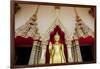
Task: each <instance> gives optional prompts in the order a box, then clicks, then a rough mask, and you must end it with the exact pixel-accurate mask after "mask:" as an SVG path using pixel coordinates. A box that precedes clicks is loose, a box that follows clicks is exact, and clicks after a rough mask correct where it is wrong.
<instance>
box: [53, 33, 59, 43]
mask: <svg viewBox="0 0 100 69" xmlns="http://www.w3.org/2000/svg"><path fill="white" fill-rule="evenodd" d="M54 40H55V41H56V42H58V41H59V40H60V35H59V34H58V32H57V33H56V34H55V35H54Z"/></svg>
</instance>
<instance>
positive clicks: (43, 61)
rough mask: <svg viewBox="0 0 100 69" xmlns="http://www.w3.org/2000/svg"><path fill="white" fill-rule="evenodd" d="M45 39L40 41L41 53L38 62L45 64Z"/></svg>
mask: <svg viewBox="0 0 100 69" xmlns="http://www.w3.org/2000/svg"><path fill="white" fill-rule="evenodd" d="M47 44H48V43H47V41H42V45H41V46H42V54H41V59H40V62H39V63H40V64H45V59H46V58H45V56H46V55H45V54H46V46H47Z"/></svg>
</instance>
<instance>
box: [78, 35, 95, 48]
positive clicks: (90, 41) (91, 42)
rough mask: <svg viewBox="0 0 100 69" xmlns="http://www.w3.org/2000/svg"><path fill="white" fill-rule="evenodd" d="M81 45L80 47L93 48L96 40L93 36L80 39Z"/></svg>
mask: <svg viewBox="0 0 100 69" xmlns="http://www.w3.org/2000/svg"><path fill="white" fill-rule="evenodd" d="M79 44H80V46H81V45H85V44H88V45H91V46H93V45H94V38H93V37H92V36H88V37H85V38H84V37H80V38H79Z"/></svg>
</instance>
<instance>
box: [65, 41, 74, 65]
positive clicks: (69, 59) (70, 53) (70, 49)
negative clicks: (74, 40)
mask: <svg viewBox="0 0 100 69" xmlns="http://www.w3.org/2000/svg"><path fill="white" fill-rule="evenodd" d="M66 44H67V51H68V63H72V62H73V57H72V46H71V41H70V40H68V41H67V42H66Z"/></svg>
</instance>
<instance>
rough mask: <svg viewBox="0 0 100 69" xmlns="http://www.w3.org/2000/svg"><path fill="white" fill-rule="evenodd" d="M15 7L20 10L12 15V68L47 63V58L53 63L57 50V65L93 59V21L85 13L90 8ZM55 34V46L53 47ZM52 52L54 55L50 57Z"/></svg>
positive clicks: (48, 62) (24, 5)
mask: <svg viewBox="0 0 100 69" xmlns="http://www.w3.org/2000/svg"><path fill="white" fill-rule="evenodd" d="M18 5H19V6H20V9H19V10H18V11H17V12H16V14H15V51H16V52H15V62H16V65H34V64H51V63H50V62H51V61H50V59H52V60H55V59H54V58H55V57H57V54H56V52H57V51H59V53H58V52H57V53H58V54H59V55H58V56H59V60H60V59H63V61H65V62H63V61H59V63H82V62H89V61H93V60H94V54H93V51H94V46H95V28H94V25H95V19H94V17H92V16H90V14H89V13H88V12H89V10H90V9H91V8H84V7H67V6H66V7H63V6H47V5H27V4H18ZM56 33H58V35H59V41H58V42H59V43H58V46H57V45H55V44H56V42H55V41H57V39H58V37H57V36H55V35H56ZM50 43H51V45H52V46H51V48H50ZM59 46H61V48H60V47H59ZM55 48H56V49H58V50H57V51H56V49H55ZM60 49H61V50H60ZM53 50H54V52H55V53H54V56H52V54H51V55H50V52H52V53H53ZM60 53H62V54H63V55H62V54H61V55H60ZM62 56H63V57H62ZM56 61H58V60H55V61H52V63H56Z"/></svg>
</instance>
